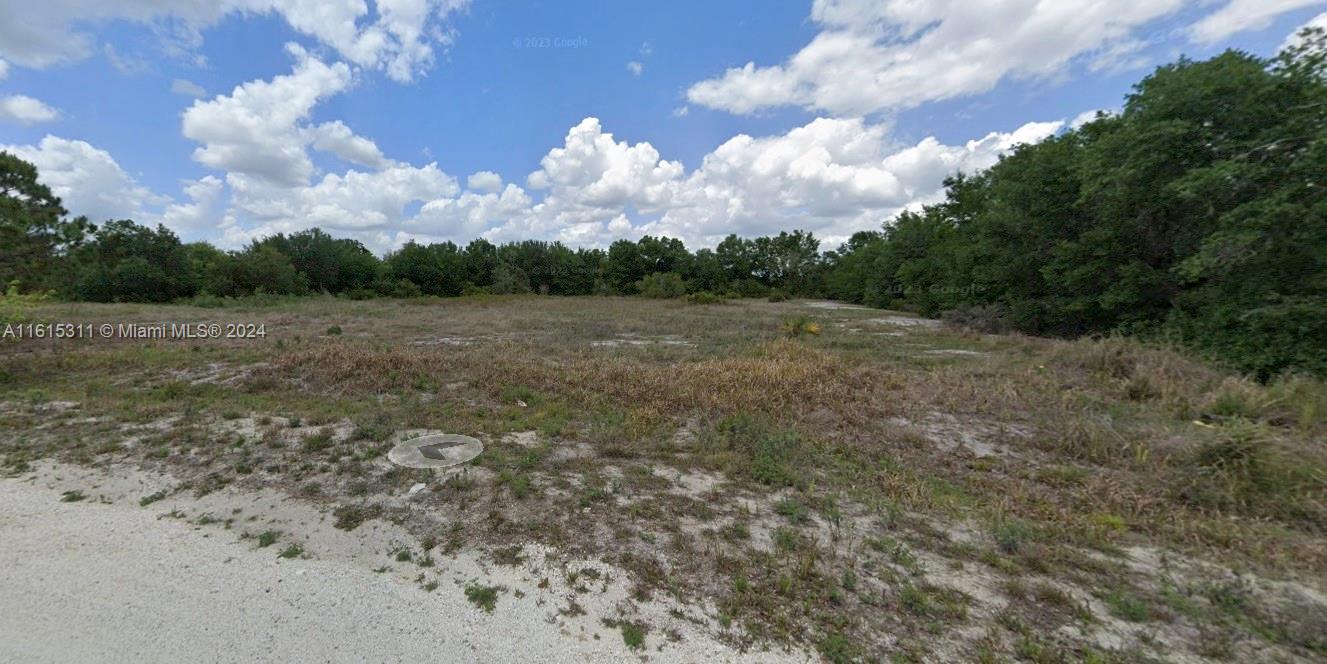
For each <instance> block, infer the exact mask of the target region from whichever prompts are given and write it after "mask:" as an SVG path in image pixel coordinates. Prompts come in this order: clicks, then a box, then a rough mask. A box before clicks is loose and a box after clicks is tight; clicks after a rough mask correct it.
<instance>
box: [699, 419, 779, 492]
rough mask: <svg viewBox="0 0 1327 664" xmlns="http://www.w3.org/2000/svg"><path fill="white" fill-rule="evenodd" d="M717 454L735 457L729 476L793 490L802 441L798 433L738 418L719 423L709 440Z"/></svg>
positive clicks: (760, 420)
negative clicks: (737, 474)
mask: <svg viewBox="0 0 1327 664" xmlns="http://www.w3.org/2000/svg"><path fill="white" fill-rule="evenodd" d="M708 444H709V446H710V447H711V448H712V449H713V450H714V451H716V452H721V453H728V454H733V455H735V456H736V459H734V460H733V461H734V462H733V463H732V464H731V467H730V468H729V470H730V471H732V472H740V473H745V474H746V475H748V476H749V477H750V478H751V479H753V480H755V481H757V482H759V483H761V484H767V485H770V486H776V487H784V486H796V485H798V484H799V483H800V482H799V476H798V474H797V470H796V464H795V462H796V460H797V456H798V455H799V453H800V450H801V441H800V439H799V438H798V436H797V432H795V431H792V430H790V429H783V428H780V427H778V426H776V425H774V424H773V423H771V422H769V421H768V420H765V419H763V418H758V417H755V416H752V415H747V414H738V415H734V416H732V417H729V418H726V419H724V420H723V421H721V422H719V424H718V425H717V426H715V428H714V430H713V431H712V432H711V434H710V436H709V439H708Z"/></svg>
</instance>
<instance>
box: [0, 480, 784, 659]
mask: <svg viewBox="0 0 1327 664" xmlns="http://www.w3.org/2000/svg"><path fill="white" fill-rule="evenodd" d="M62 471H65V472H62ZM85 472H86V471H84V470H82V469H72V468H63V469H62V468H59V467H47V468H44V469H43V470H41V471H38V473H37V474H36V476H33V475H28V476H25V477H23V478H6V479H0V560H4V561H5V564H4V565H3V566H0V607H3V610H0V661H24V662H69V661H97V662H121V661H125V662H127V661H133V662H156V661H163V662H164V661H171V662H177V661H208V662H232V661H235V662H240V661H243V662H251V661H320V662H324V661H325V662H340V661H357V662H358V661H379V662H387V661H392V662H416V661H430V662H475V661H549V662H554V661H565V662H596V661H605V662H608V661H613V662H616V661H623V660H626V659H640V660H642V661H700V660H705V661H742V660H745V659H748V657H749V658H750V659H752V661H755V660H761V661H768V659H769V658H770V657H771V656H774V657H775V658H776V659H778V658H780V655H782V653H753V654H751V655H743V654H740V653H736V652H733V651H731V650H728V651H725V649H724V646H722V645H721V644H719V643H717V642H714V641H712V640H709V639H706V638H704V637H703V635H695V636H696V638H690V639H687V640H684V641H682V642H680V643H669V644H667V645H666V646H663V647H662V649H660V646H654V647H650V648H649V649H648V650H646V651H644V652H641V651H635V652H633V651H631V650H629V649H627V647H626V646H625V645H623V643H622V640H621V638H619V637H617V632H616V631H615V630H611V629H608V628H606V627H602V626H599V625H593V624H591V625H590V626H589V627H588V628H587V626H586V625H584V624H581V625H579V626H577V625H569V624H567V623H566V622H563V621H559V620H556V619H555V618H556V611H555V606H556V601H554V600H555V598H552V597H546V598H540V597H538V591H536V590H534V588H533V584H531V586H532V587H531V588H530V589H529V591H528V593H529V594H525V593H522V599H519V600H518V599H514V598H513V597H510V596H508V597H505V598H504V599H503V600H502V601H501V602H500V604H499V606H498V607H497V609H496V610H495V611H494V612H492V613H484V612H482V611H480V610H478V609H477V608H476V607H475V606H473V605H471V604H470V603H469V602H468V601H467V600H466V598H465V596H464V593H463V592H461V591H460V588H452V587H451V586H452V584H450V583H445V584H443V586H442V587H440V588H438V590H437V591H436V592H426V591H424V590H422V589H421V588H420V587H419V586H418V585H415V584H412V583H410V582H408V581H406V580H404V579H403V578H401V576H400V575H397V574H391V573H375V571H374V570H372V569H370V568H368V567H367V566H365V565H362V564H357V563H356V562H355V561H354V560H345V559H336V558H335V557H333V558H332V559H321V558H315V559H309V558H296V559H281V558H278V557H277V556H276V549H278V548H279V547H275V546H274V547H270V548H256V546H255V544H254V543H253V541H252V540H251V539H241V538H239V537H238V536H237V534H236V533H235V532H232V531H228V530H224V529H222V528H221V527H218V526H213V527H198V526H196V525H192V524H190V523H189V522H187V521H184V520H181V519H173V518H163V517H162V513H161V510H159V509H145V508H142V507H139V506H137V505H134V504H130V503H127V502H116V501H111V502H103V501H104V500H105V499H103V498H101V497H95V496H93V495H89V497H88V498H87V499H85V500H83V501H79V502H62V500H61V488H63V487H62V479H63V478H64V477H66V475H67V473H85ZM80 481H86V475H83V476H82V477H81V478H80ZM112 484H113V483H112ZM446 564H447V565H450V566H452V567H455V568H457V570H458V572H457V578H458V579H459V578H462V577H464V576H466V575H469V574H478V573H479V569H478V568H476V567H474V561H469V560H465V559H453V560H448V561H446ZM506 573H507V576H508V577H509V578H505V579H499V580H501V581H503V582H505V583H506V584H508V585H509V587H513V589H519V588H515V586H517V585H518V584H520V583H522V581H523V580H524V579H523V578H520V577H522V574H520V573H518V572H517V571H515V570H512V571H508V572H506ZM526 576H528V575H526ZM595 628H597V630H596V629H595ZM600 632H602V634H600Z"/></svg>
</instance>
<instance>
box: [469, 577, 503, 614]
mask: <svg viewBox="0 0 1327 664" xmlns="http://www.w3.org/2000/svg"><path fill="white" fill-rule="evenodd" d="M501 590H502V587H501V586H484V585H479V584H477V583H471V584H468V585H466V587H465V598H466V599H468V600H470V603H471V604H474V605H475V606H477V607H479V608H480V609H483V610H484V612H485V613H493V609H494V608H495V607H496V606H497V605H498V592H499V591H501Z"/></svg>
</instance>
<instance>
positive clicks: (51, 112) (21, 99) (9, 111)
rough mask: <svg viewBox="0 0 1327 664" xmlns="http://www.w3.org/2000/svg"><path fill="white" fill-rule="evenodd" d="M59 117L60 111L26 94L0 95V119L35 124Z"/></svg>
mask: <svg viewBox="0 0 1327 664" xmlns="http://www.w3.org/2000/svg"><path fill="white" fill-rule="evenodd" d="M58 117H60V112H59V111H57V110H55V109H53V108H51V107H50V106H47V105H46V104H44V103H42V101H41V100H39V99H33V98H32V97H28V96H26V95H9V96H7V97H0V120H4V121H8V122H17V123H19V124H25V125H26V124H37V123H38V122H50V121H51V120H54V119H56V118H58Z"/></svg>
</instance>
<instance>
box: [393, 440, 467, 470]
mask: <svg viewBox="0 0 1327 664" xmlns="http://www.w3.org/2000/svg"><path fill="white" fill-rule="evenodd" d="M483 451H484V444H483V443H481V442H479V441H478V440H475V439H474V438H471V437H470V436H462V435H459V434H454V433H435V434H430V435H427V436H419V437H418V438H411V439H410V440H407V441H404V442H402V443H401V444H399V445H397V446H396V447H393V448H392V451H390V452H388V453H387V459H388V460H389V461H391V462H392V463H394V464H396V465H398V466H405V467H407V468H447V467H448V466H455V465H458V464H462V463H465V462H467V461H469V460H471V459H473V458H475V457H477V456H479V453H480V452H483Z"/></svg>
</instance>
